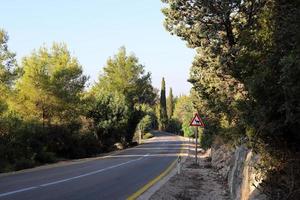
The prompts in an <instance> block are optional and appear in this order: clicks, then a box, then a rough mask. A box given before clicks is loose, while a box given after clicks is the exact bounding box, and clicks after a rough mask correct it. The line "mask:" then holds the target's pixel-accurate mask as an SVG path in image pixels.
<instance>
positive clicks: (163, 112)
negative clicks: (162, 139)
mask: <svg viewBox="0 0 300 200" xmlns="http://www.w3.org/2000/svg"><path fill="white" fill-rule="evenodd" d="M167 123H168V115H167V102H166V83H165V79H164V78H162V81H161V91H160V118H159V130H162V131H164V130H166V127H167Z"/></svg>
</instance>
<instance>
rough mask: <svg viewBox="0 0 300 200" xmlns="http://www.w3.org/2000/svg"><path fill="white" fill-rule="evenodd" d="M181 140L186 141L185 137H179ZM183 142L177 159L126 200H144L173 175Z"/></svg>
mask: <svg viewBox="0 0 300 200" xmlns="http://www.w3.org/2000/svg"><path fill="white" fill-rule="evenodd" d="M181 141H182V142H186V140H185V138H183V137H181ZM184 144H185V143H182V144H181V150H180V152H179V156H178V157H177V159H175V160H174V161H173V162H172V163H171V164H170V165H169V166H168V167H167V169H166V170H164V171H163V172H162V173H161V174H160V175H158V176H157V177H155V178H154V179H152V180H151V181H149V182H148V183H147V184H146V185H144V186H143V187H142V188H140V189H139V190H138V191H136V192H135V193H133V194H132V195H130V196H129V197H128V198H127V200H135V199H138V200H144V199H149V198H150V197H151V196H152V195H153V194H154V193H155V192H156V191H157V190H158V189H160V187H161V186H162V185H163V184H165V183H166V182H167V181H168V180H169V179H170V178H171V177H173V176H174V175H175V174H176V171H177V170H176V168H175V166H176V163H177V161H178V158H179V157H180V156H181V154H182V151H183V148H182V147H183V145H184ZM186 158H187V156H185V157H184V158H183V160H182V163H184V162H185V160H186Z"/></svg>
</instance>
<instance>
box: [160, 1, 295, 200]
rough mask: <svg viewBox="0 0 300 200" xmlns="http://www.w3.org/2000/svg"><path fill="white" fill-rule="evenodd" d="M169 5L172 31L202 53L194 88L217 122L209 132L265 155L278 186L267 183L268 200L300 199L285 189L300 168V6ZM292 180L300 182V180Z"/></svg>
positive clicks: (196, 65)
mask: <svg viewBox="0 0 300 200" xmlns="http://www.w3.org/2000/svg"><path fill="white" fill-rule="evenodd" d="M163 2H165V3H167V7H166V8H164V9H163V13H164V14H165V16H166V19H165V27H166V29H167V30H168V31H170V32H171V33H172V34H175V35H177V36H179V37H180V38H182V39H183V40H185V41H187V43H188V45H189V46H190V47H193V48H196V50H197V55H196V57H195V60H194V62H193V64H192V68H191V73H190V79H189V81H190V82H191V83H192V84H193V89H194V91H195V93H194V94H193V96H194V97H195V98H197V101H196V102H195V103H194V105H195V106H196V108H197V109H198V110H202V111H204V113H206V115H209V116H210V118H209V123H208V124H209V126H208V127H206V130H210V132H214V134H216V133H217V134H219V135H221V136H222V137H223V139H225V141H226V142H231V143H238V142H239V141H241V138H242V139H243V141H245V142H246V143H247V144H248V145H249V146H250V147H252V148H253V149H255V151H256V152H259V153H260V154H261V157H262V159H261V160H263V163H264V165H265V166H264V168H262V169H264V171H263V173H265V174H268V175H267V177H268V179H270V180H275V181H274V182H273V183H272V181H265V183H266V182H268V184H269V186H270V185H271V187H270V188H271V191H269V192H267V193H268V195H271V197H274V196H276V198H280V199H284V198H285V197H286V196H289V197H290V198H292V196H293V195H295V196H293V198H294V197H296V196H297V195H296V194H297V190H294V191H291V188H285V187H282V186H281V185H278V182H280V181H278V179H279V178H281V176H280V174H287V173H290V172H287V171H288V170H289V169H292V170H293V169H297V168H299V166H300V162H299V159H298V158H296V157H297V156H296V155H297V153H296V152H298V153H299V152H300V149H299V145H298V143H299V141H300V135H299V131H298V130H299V128H300V123H299V122H300V118H299V116H300V115H299V109H297V108H298V107H299V104H300V100H299V99H300V96H299V95H300V93H299V92H298V91H299V88H300V82H299V80H300V79H299V78H296V77H298V76H299V72H300V70H299V69H300V68H299V66H300V64H299V63H300V62H299V60H300V59H299V51H300V50H299V46H300V45H299V42H300V39H299V35H300V33H299V30H300V28H299V26H300V20H299V16H300V13H299V12H300V8H299V6H300V4H299V3H298V2H296V1H279V0H261V1H256V0H246V1H239V0H237V1H235V0H233V1H217V0H213V1H192V0H187V1H185V0H163ZM197 102H201V103H197ZM203 105H204V106H203ZM293 160H294V161H295V160H297V161H296V162H294V161H293ZM260 167H262V166H260ZM271 168H272V169H274V170H270V169H271ZM276 171H277V172H276ZM291 173H293V174H294V177H293V178H292V179H293V180H296V179H299V178H298V177H299V176H300V173H299V172H296V173H294V172H291ZM276 174H277V175H276ZM276 180H277V181H276ZM276 184H277V185H276ZM290 184H293V185H295V183H294V182H292V183H290ZM297 184H298V183H297ZM297 184H296V185H297ZM298 187H299V184H298ZM275 188H276V189H275ZM293 188H297V187H293ZM279 191H280V192H279ZM287 194H288V195H287ZM298 194H299V193H298ZM295 199H297V198H295Z"/></svg>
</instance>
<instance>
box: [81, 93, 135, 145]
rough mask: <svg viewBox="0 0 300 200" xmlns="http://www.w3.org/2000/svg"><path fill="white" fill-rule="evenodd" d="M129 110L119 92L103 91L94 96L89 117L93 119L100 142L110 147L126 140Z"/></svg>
mask: <svg viewBox="0 0 300 200" xmlns="http://www.w3.org/2000/svg"><path fill="white" fill-rule="evenodd" d="M128 113H129V110H128V107H127V105H126V101H125V97H124V96H123V95H122V94H120V93H117V92H114V93H110V92H107V91H101V92H100V93H97V94H96V96H94V99H93V101H92V106H91V107H90V109H89V111H88V114H87V116H88V117H89V118H92V119H93V122H94V123H93V126H94V129H95V131H96V133H97V136H98V138H99V140H100V142H101V143H102V144H103V146H104V147H106V148H107V147H109V146H110V145H112V144H113V143H114V142H115V141H120V140H122V138H123V139H124V135H125V134H124V131H125V130H126V128H127V127H126V126H127V124H128V117H129V114H128Z"/></svg>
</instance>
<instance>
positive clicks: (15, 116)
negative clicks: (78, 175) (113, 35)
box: [0, 30, 157, 172]
mask: <svg viewBox="0 0 300 200" xmlns="http://www.w3.org/2000/svg"><path fill="white" fill-rule="evenodd" d="M7 42H8V34H7V33H6V32H5V31H4V30H1V31H0V55H1V56H0V59H1V60H0V94H1V95H0V158H1V159H0V172H6V171H11V170H19V169H23V168H28V167H33V166H35V165H39V164H42V163H51V162H55V161H57V160H60V159H70V158H81V157H87V156H93V155H97V154H99V153H102V152H107V151H110V150H112V149H113V147H114V144H115V143H121V144H122V145H124V146H130V145H131V144H132V138H133V136H134V133H135V132H136V129H137V127H139V128H141V129H142V131H143V132H148V131H149V130H151V129H153V128H155V126H156V123H155V122H156V116H155V113H154V107H155V106H154V105H155V103H156V99H157V92H156V90H155V89H154V88H153V87H152V85H151V74H150V73H148V72H145V70H144V66H143V65H141V64H140V63H139V61H138V58H137V57H136V56H134V55H133V54H128V53H127V52H126V49H125V47H122V48H120V49H119V51H118V52H117V54H116V55H115V56H113V57H111V58H109V59H108V60H107V64H106V65H105V66H104V68H103V72H101V73H100V76H99V80H98V81H97V83H96V84H95V85H93V86H92V87H90V88H87V87H86V86H87V81H88V77H87V76H86V75H84V74H83V72H82V66H81V65H80V63H79V61H78V60H77V59H76V58H75V57H74V56H72V55H71V54H70V52H69V50H68V49H67V46H66V45H65V44H60V43H54V44H53V45H52V47H50V48H47V47H44V46H43V47H41V48H39V49H37V50H34V51H33V52H32V53H31V54H30V55H28V56H26V57H24V58H23V59H22V61H21V62H20V63H17V61H16V59H15V54H14V53H12V52H11V51H10V50H9V48H8V46H7ZM148 136H149V134H148ZM148 136H147V137H148ZM149 137H150V136H149Z"/></svg>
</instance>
